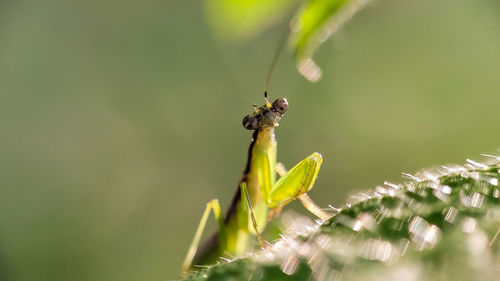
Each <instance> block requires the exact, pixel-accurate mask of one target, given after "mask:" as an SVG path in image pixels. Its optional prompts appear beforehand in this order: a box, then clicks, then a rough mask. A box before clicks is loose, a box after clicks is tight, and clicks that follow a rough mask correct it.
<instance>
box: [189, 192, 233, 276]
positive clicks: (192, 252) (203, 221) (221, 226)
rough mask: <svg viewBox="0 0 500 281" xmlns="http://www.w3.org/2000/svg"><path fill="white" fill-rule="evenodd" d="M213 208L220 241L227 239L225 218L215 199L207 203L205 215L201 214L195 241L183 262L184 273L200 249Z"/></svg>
mask: <svg viewBox="0 0 500 281" xmlns="http://www.w3.org/2000/svg"><path fill="white" fill-rule="evenodd" d="M211 210H212V211H213V212H214V216H215V219H216V220H217V221H218V223H219V241H223V242H224V241H225V239H226V227H225V225H224V218H223V216H222V214H221V208H220V204H219V200H217V199H213V200H211V201H210V202H208V203H207V206H206V208H205V211H204V212H203V215H202V216H201V220H200V223H199V224H198V228H197V229H196V232H195V234H194V237H193V241H192V242H191V245H190V246H189V250H188V252H187V254H186V258H185V259H184V262H183V263H182V273H183V275H187V273H188V271H189V269H190V268H191V265H192V262H193V259H194V256H195V254H196V251H197V250H198V245H199V244H200V239H201V236H202V234H203V230H204V229H205V226H206V224H207V220H208V215H209V214H210V211H211Z"/></svg>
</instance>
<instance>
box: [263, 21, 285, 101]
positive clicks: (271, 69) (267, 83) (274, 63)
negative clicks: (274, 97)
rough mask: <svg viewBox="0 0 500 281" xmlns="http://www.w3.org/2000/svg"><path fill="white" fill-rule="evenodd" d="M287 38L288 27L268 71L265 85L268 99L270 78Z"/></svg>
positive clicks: (265, 96) (265, 93)
mask: <svg viewBox="0 0 500 281" xmlns="http://www.w3.org/2000/svg"><path fill="white" fill-rule="evenodd" d="M287 38H288V29H287V32H285V33H284V36H283V38H282V39H281V41H280V44H279V45H278V49H276V53H275V54H274V58H273V61H272V63H271V68H270V69H269V72H268V73H267V77H266V86H265V87H264V98H266V100H267V89H268V88H269V80H271V74H273V70H274V67H275V66H276V62H277V61H278V57H279V56H280V54H281V50H282V49H283V45H285V42H286V39H287Z"/></svg>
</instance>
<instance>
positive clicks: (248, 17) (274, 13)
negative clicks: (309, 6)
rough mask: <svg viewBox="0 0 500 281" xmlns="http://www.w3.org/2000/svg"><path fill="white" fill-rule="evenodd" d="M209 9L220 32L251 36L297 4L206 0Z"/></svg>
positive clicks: (225, 35) (272, 0)
mask: <svg viewBox="0 0 500 281" xmlns="http://www.w3.org/2000/svg"><path fill="white" fill-rule="evenodd" d="M205 3H206V12H207V16H208V19H209V21H210V23H211V24H212V26H213V28H214V30H215V32H216V34H218V35H219V36H221V37H223V38H225V39H233V40H234V39H247V38H250V37H253V36H255V35H256V34H257V33H259V32H260V31H262V30H263V29H265V28H267V27H269V26H271V25H272V24H275V23H277V22H279V21H280V20H282V19H283V17H284V16H285V15H286V14H289V13H290V12H291V9H292V8H293V7H294V6H295V5H296V3H297V2H296V1H290V0H206V1H205Z"/></svg>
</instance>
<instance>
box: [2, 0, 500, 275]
mask: <svg viewBox="0 0 500 281" xmlns="http://www.w3.org/2000/svg"><path fill="white" fill-rule="evenodd" d="M203 7H204V6H203V5H202V4H201V3H199V2H190V1H154V0H152V1H143V2H140V3H139V2H134V1H122V2H120V3H117V2H111V1H84V2H81V1H80V2H77V1H61V0H48V1H44V2H33V1H31V2H30V1H23V0H21V1H3V2H1V3H0V42H1V44H0V134H1V135H0V155H1V157H0V171H1V174H0V188H1V193H0V194H1V196H0V208H1V209H0V275H1V276H0V279H1V280H12V281H15V280H51V281H55V280H68V279H71V280H165V279H174V278H176V277H177V276H178V275H177V274H178V268H179V266H180V263H181V261H182V258H183V256H184V254H185V251H186V249H187V247H188V245H189V242H190V240H191V238H192V232H193V231H194V229H195V227H196V225H197V223H198V220H199V218H200V215H201V212H202V210H203V208H204V204H205V203H206V202H208V200H210V199H212V198H215V197H217V198H219V199H220V200H221V203H222V205H223V206H224V205H227V204H229V201H230V198H231V196H232V194H233V192H234V190H235V189H236V183H237V181H238V179H239V177H240V175H241V173H242V171H243V168H244V163H245V157H246V151H247V146H248V143H249V141H250V133H249V132H248V131H245V130H244V129H243V128H242V127H241V124H240V122H241V118H242V117H243V116H244V115H245V114H247V113H249V112H251V110H252V108H251V104H252V103H261V102H262V90H263V87H264V79H265V75H266V74H267V71H268V68H269V65H270V63H271V59H272V56H273V54H274V51H275V49H276V46H277V44H278V41H279V40H278V39H277V38H278V37H280V35H281V34H282V30H281V29H280V28H278V27H276V28H273V29H271V30H268V31H266V32H263V33H262V34H261V35H259V36H258V37H256V38H255V39H254V40H251V41H248V42H247V43H245V44H240V45H239V46H234V45H231V44H228V43H227V42H226V41H219V40H218V39H216V38H217V37H216V36H214V32H213V30H212V28H211V27H210V25H208V24H207V20H206V11H205V10H204V8H203ZM499 50H500V5H499V4H498V3H497V1H493V0H478V1H466V0H458V1H457V0H454V1H452V0H445V1H438V2H436V1H430V0H425V1H417V2H415V1H396V0H385V1H381V2H376V3H374V4H373V5H371V6H368V7H366V8H365V9H363V10H362V11H360V12H359V13H358V14H357V15H356V17H355V19H354V20H353V21H351V22H349V23H348V24H347V25H345V26H344V28H343V29H342V31H341V32H340V33H337V34H336V35H335V36H334V37H333V40H332V41H327V42H326V43H325V44H324V46H323V47H322V48H321V49H320V50H319V52H318V54H317V60H318V61H319V62H321V65H322V66H323V68H324V69H323V70H324V76H323V80H321V81H320V82H319V83H317V84H311V83H309V82H307V81H306V80H305V79H303V78H302V77H301V76H300V75H299V74H298V73H297V72H296V70H295V62H294V60H293V59H292V56H291V55H290V53H289V52H285V53H283V54H282V56H281V59H280V60H279V61H278V65H277V67H276V70H275V73H274V76H273V78H272V80H271V86H270V95H271V97H276V96H286V97H287V98H288V100H289V102H290V110H289V112H287V115H286V116H285V118H284V119H283V120H282V122H281V126H280V128H279V130H278V131H277V138H278V142H279V151H278V157H279V160H280V161H282V162H283V163H284V164H285V165H286V166H288V167H290V166H292V165H293V164H295V163H296V162H298V161H299V160H301V159H302V158H303V157H305V156H306V155H308V154H309V153H311V152H313V151H318V152H321V153H322V154H323V156H324V164H323V167H322V170H321V171H320V174H319V179H318V181H317V184H316V187H315V188H314V189H313V191H312V193H311V196H312V197H313V198H314V199H315V200H316V201H317V203H318V204H320V205H322V206H326V205H328V204H333V205H339V204H341V203H342V202H343V201H344V198H345V196H346V194H347V193H349V192H352V191H353V190H359V189H364V188H367V187H369V186H373V185H376V184H377V183H381V182H383V181H384V180H390V181H398V180H399V175H400V173H401V172H403V171H405V172H414V171H416V170H418V169H420V168H421V167H427V166H429V165H434V164H444V163H449V162H462V161H463V159H464V158H465V157H473V156H475V155H478V154H479V153H482V152H491V153H494V152H495V149H496V148H498V139H499V136H500V131H499V130H498V129H497V128H498V120H497V112H498V104H500V96H499V95H498V92H499V91H500V82H499V80H498V77H499V75H500V51H499ZM332 198H334V201H333V202H332ZM291 205H295V206H297V204H295V203H293V204H291ZM295 206H292V208H293V207H295ZM297 209H298V210H300V211H302V209H301V208H300V206H297ZM210 227H211V229H209V230H208V232H210V230H213V229H214V224H212V225H211V226H210Z"/></svg>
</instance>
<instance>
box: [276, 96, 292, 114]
mask: <svg viewBox="0 0 500 281" xmlns="http://www.w3.org/2000/svg"><path fill="white" fill-rule="evenodd" d="M272 108H273V110H274V111H276V112H279V113H281V114H284V113H285V112H286V111H287V109H288V101H287V100H286V99H285V98H279V99H276V100H275V101H274V102H273V104H272Z"/></svg>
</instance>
